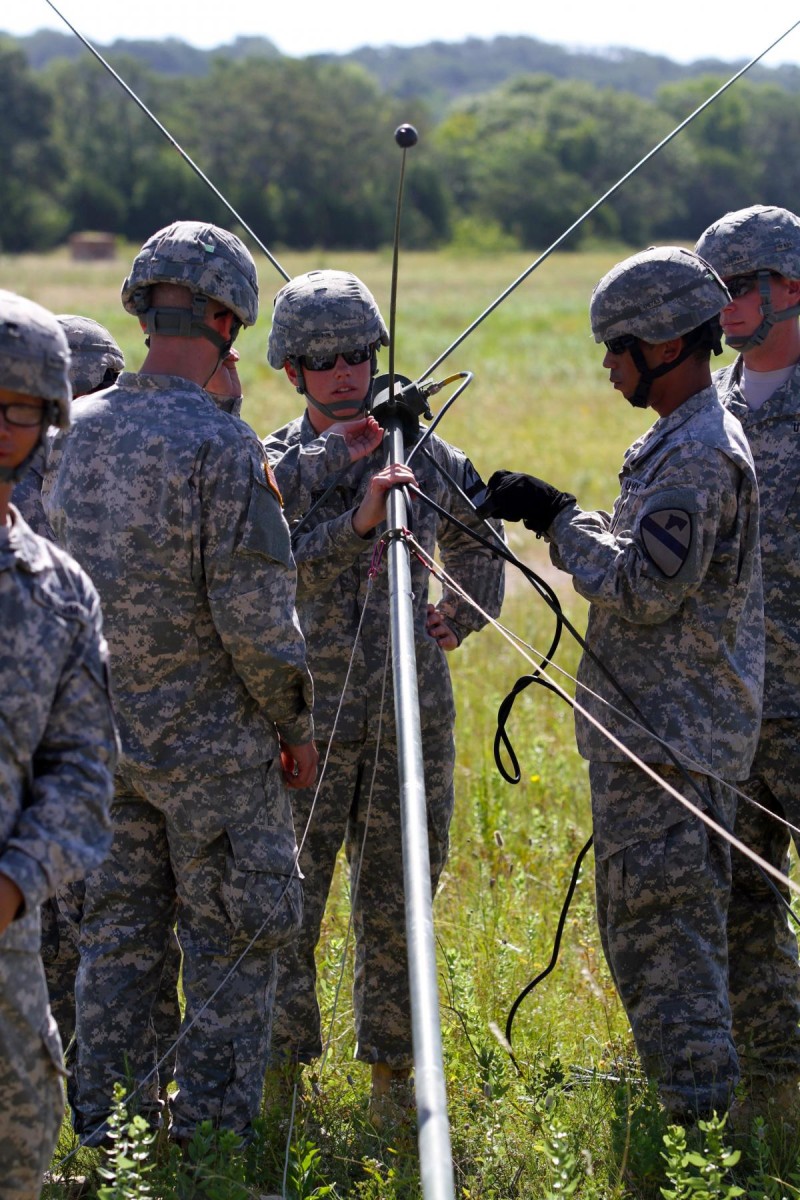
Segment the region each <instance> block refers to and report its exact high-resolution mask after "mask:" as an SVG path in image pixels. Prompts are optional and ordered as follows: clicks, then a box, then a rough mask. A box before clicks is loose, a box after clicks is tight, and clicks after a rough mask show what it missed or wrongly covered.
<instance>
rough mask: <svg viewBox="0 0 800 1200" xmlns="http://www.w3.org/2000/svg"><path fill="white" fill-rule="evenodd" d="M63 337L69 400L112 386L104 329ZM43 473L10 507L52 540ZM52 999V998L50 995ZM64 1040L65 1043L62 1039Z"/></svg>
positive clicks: (119, 361)
mask: <svg viewBox="0 0 800 1200" xmlns="http://www.w3.org/2000/svg"><path fill="white" fill-rule="evenodd" d="M56 320H57V321H58V323H59V325H60V326H61V328H62V329H63V330H64V332H65V334H66V335H67V344H68V346H69V353H70V366H69V378H70V383H71V385H72V398H73V399H74V400H77V399H78V398H79V397H80V396H87V395H88V394H89V393H90V392H97V391H100V390H101V389H102V388H105V387H110V386H111V384H112V383H115V382H116V380H117V377H118V376H119V374H120V372H121V371H122V370H123V369H124V367H125V360H124V358H123V356H122V351H121V350H120V348H119V346H118V345H117V343H116V342H115V341H114V339H113V337H112V336H111V334H110V333H109V332H108V330H107V329H105V328H104V326H102V325H99V324H98V323H97V321H93V320H91V318H90V317H79V316H75V315H73V314H72V313H64V314H63V315H62V316H59V317H57V318H56ZM44 472H45V445H44V444H43V445H41V446H39V448H38V449H37V451H36V454H35V455H34V457H33V458H32V459H31V462H30V465H29V467H28V470H27V472H26V473H25V475H24V476H23V478H21V479H20V481H19V483H18V484H17V486H16V487H15V489H14V504H15V505H16V506H17V508H18V509H19V511H20V512H21V513H22V515H23V517H24V518H25V520H26V521H27V522H28V524H29V525H30V527H31V529H32V530H33V531H34V533H38V534H39V535H40V536H41V537H46V538H49V539H50V540H51V541H52V540H53V537H52V532H51V530H50V528H49V526H48V524H47V522H46V521H45V519H44V513H43V512H42V501H41V491H42V479H43V477H44ZM51 999H52V995H51ZM65 1040H68V1039H65Z"/></svg>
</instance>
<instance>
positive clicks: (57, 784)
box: [0, 510, 117, 951]
mask: <svg viewBox="0 0 800 1200" xmlns="http://www.w3.org/2000/svg"><path fill="white" fill-rule="evenodd" d="M12 516H13V525H12V526H11V529H10V531H9V537H8V540H7V541H6V540H5V539H4V540H3V542H2V543H0V609H1V610H2V622H3V650H2V654H0V674H1V675H2V693H3V703H2V719H0V775H1V776H2V784H1V785H0V871H2V872H3V874H5V875H8V876H9V877H10V878H11V879H13V880H14V882H15V883H16V884H17V886H18V887H19V889H20V891H21V892H22V894H23V897H24V900H25V905H24V909H23V911H22V913H21V915H20V916H19V917H18V918H17V919H16V920H15V921H13V922H12V924H11V925H10V926H9V928H8V929H7V930H6V931H5V933H4V934H3V935H2V937H0V949H4V950H33V951H35V950H38V948H39V907H38V906H39V905H40V904H41V902H42V901H43V900H45V899H46V898H47V897H48V896H51V895H52V894H53V892H54V891H55V890H56V888H57V887H60V886H61V885H62V884H64V883H67V882H68V881H69V880H71V879H77V878H79V877H80V876H81V875H83V874H84V872H86V871H87V870H89V869H90V868H92V867H95V866H97V864H98V863H99V862H100V861H101V859H102V858H103V856H104V855H105V853H106V851H107V850H108V847H109V846H110V844H111V824H110V819H109V805H110V802H111V795H112V792H113V780H114V766H115V762H116V757H117V741H116V733H115V730H114V722H113V718H112V715H111V698H110V695H109V684H108V651H107V647H106V643H105V640H104V638H103V633H102V621H101V615H100V601H99V599H98V597H97V592H96V591H95V590H94V588H93V587H92V584H91V583H90V581H89V579H88V578H87V577H86V575H85V574H84V573H83V571H81V570H80V568H79V567H78V565H77V564H76V563H74V562H72V560H71V559H70V558H69V557H68V556H67V555H66V554H64V553H63V551H61V550H59V549H58V548H57V547H55V546H52V545H51V544H50V543H49V542H46V541H44V540H43V539H41V538H38V537H36V536H35V535H34V534H33V533H32V532H31V530H30V529H29V528H28V526H27V525H26V524H25V522H24V521H23V520H22V518H21V517H20V515H19V513H17V512H16V510H12Z"/></svg>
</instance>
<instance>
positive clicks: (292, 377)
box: [283, 362, 297, 388]
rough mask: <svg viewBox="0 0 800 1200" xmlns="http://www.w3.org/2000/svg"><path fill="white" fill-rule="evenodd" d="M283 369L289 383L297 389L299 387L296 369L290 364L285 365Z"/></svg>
mask: <svg viewBox="0 0 800 1200" xmlns="http://www.w3.org/2000/svg"><path fill="white" fill-rule="evenodd" d="M283 369H284V371H285V372H286V377H287V379H288V380H289V383H290V384H291V385H292V387H294V388H296V387H297V371H296V370H295V369H294V367H293V366H292V364H291V363H290V362H285V363H284V364H283Z"/></svg>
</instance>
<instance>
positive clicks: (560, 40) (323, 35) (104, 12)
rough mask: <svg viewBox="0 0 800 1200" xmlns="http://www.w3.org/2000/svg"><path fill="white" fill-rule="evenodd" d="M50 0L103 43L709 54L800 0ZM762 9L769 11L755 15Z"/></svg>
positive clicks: (27, 26) (41, 24)
mask: <svg viewBox="0 0 800 1200" xmlns="http://www.w3.org/2000/svg"><path fill="white" fill-rule="evenodd" d="M54 2H55V3H56V4H57V7H58V8H59V9H60V11H61V12H62V13H63V14H64V16H65V17H66V18H67V19H68V20H69V21H70V22H71V23H72V24H73V25H74V26H75V27H76V28H77V29H78V30H79V31H80V32H81V33H83V34H84V35H85V36H86V37H87V38H88V39H89V40H90V41H94V42H97V43H98V44H100V45H107V44H108V43H109V42H112V41H114V39H115V38H118V37H121V38H147V39H155V40H158V39H161V38H166V37H178V38H181V39H182V40H183V41H186V42H189V43H190V44H192V45H194V46H199V47H203V48H206V49H208V48H210V47H214V46H218V45H222V44H225V43H228V42H231V41H233V40H234V39H235V38H236V37H238V36H252V35H261V36H264V37H268V38H269V39H270V40H271V41H272V42H274V43H275V45H276V46H277V47H278V49H279V50H280V51H282V52H283V53H284V54H289V55H292V56H298V57H299V56H303V55H306V54H314V53H319V52H323V51H332V52H334V53H342V52H344V51H346V50H352V49H355V48H356V47H358V46H364V45H370V46H387V45H396V46H415V45H423V44H424V43H425V42H430V41H448V42H459V41H463V40H464V39H465V38H467V37H478V38H491V37H495V36H497V35H500V34H506V35H519V34H524V35H528V36H530V37H536V38H539V39H540V40H541V41H545V42H555V43H557V44H559V45H562V46H568V47H572V48H580V49H596V50H604V49H608V48H609V47H615V46H616V47H629V48H632V49H636V50H644V51H647V52H649V53H652V54H664V55H665V56H666V57H668V58H671V59H674V60H676V61H677V62H691V61H693V60H695V59H698V58H710V57H713V58H719V59H722V60H723V61H728V62H733V61H736V60H742V59H750V58H753V57H754V56H755V55H756V54H758V53H760V52H761V51H762V50H764V49H765V48H766V47H767V46H768V45H769V44H770V43H771V42H772V41H774V40H775V39H776V38H777V37H779V36H780V35H781V34H782V33H783V32H784V31H785V30H787V29H788V28H789V27H790V26H791V25H792V24H794V22H795V21H800V0H772V2H771V3H770V4H765V5H764V7H763V9H760V10H751V9H747V8H745V9H744V10H741V9H740V10H739V16H738V17H737V16H736V15H735V14H734V12H733V4H732V3H731V0H728V3H727V4H720V5H712V4H705V3H703V2H702V0H699V2H698V0H669V3H668V4H667V5H660V4H646V3H645V4H642V3H635V2H634V0H602V3H598V2H597V0H562V2H561V3H550V4H539V3H535V2H534V3H527V4H526V3H524V0H482V2H481V0H479V3H477V4H471V5H469V6H467V5H465V4H464V3H463V0H458V3H456V0H445V2H443V0H402V3H398V4H396V5H385V4H382V3H380V2H379V0H334V2H333V3H331V0H293V2H292V3H291V4H286V3H272V2H271V0H236V3H235V4H231V5H230V7H228V6H227V5H226V6H225V7H224V8H220V6H219V4H218V3H211V2H210V0H169V2H168V3H166V4H165V3H164V0H134V2H133V3H130V2H129V0H54ZM467 9H468V11H465V10H467ZM743 11H744V12H745V13H747V14H748V15H746V16H743V15H742V12H743ZM756 11H760V12H761V13H762V16H761V17H758V18H757V19H756V18H755V16H754V14H755V13H756ZM223 14H224V19H222V16H223ZM42 28H47V29H58V30H61V31H62V32H68V30H67V27H66V25H65V24H64V22H63V21H62V20H61V19H60V18H59V17H58V16H57V15H56V13H55V12H54V11H53V9H52V8H50V6H49V5H48V3H47V0H26V3H24V4H18V3H13V0H2V2H0V31H3V32H5V33H11V34H15V35H22V34H27V33H32V32H34V31H35V30H37V29H42ZM764 61H765V65H771V66H777V65H778V64H780V63H787V62H790V63H796V64H800V27H798V28H797V29H795V30H794V32H793V33H791V34H789V36H788V37H786V38H785V39H784V41H783V42H782V43H781V44H780V46H777V47H776V48H775V49H774V50H772V51H770V53H769V55H768V56H767V58H766V59H765V60H764Z"/></svg>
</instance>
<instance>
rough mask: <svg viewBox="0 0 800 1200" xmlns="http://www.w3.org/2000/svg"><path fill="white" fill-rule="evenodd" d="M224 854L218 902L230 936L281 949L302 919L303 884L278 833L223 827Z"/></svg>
mask: <svg viewBox="0 0 800 1200" xmlns="http://www.w3.org/2000/svg"><path fill="white" fill-rule="evenodd" d="M225 832H226V834H227V837H228V843H229V854H228V861H227V863H226V869H225V878H224V880H223V883H222V903H223V905H224V907H225V911H226V912H227V914H228V918H229V920H230V922H231V925H232V926H233V931H234V934H235V935H238V936H240V937H245V938H247V939H248V940H249V939H250V938H254V937H257V938H258V939H259V941H260V942H262V944H267V945H270V946H273V947H277V946H282V945H283V944H284V943H285V942H288V941H291V939H292V938H294V937H296V935H297V933H298V931H299V929H300V925H301V923H302V919H303V891H302V884H301V882H300V879H299V877H298V875H297V873H296V868H295V865H294V854H293V853H292V852H290V851H289V848H288V844H287V842H288V839H287V837H286V832H285V830H283V829H277V828H276V829H274V830H271V829H270V828H266V829H263V830H261V831H260V832H259V834H258V835H257V836H255V837H254V833H253V829H252V827H251V826H248V827H246V828H237V827H236V826H227V827H226V829H225Z"/></svg>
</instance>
